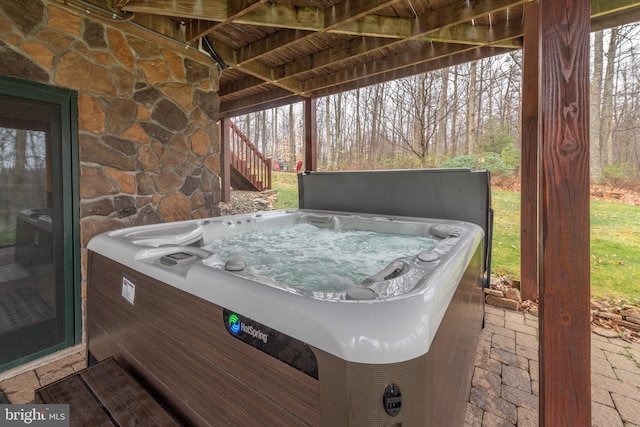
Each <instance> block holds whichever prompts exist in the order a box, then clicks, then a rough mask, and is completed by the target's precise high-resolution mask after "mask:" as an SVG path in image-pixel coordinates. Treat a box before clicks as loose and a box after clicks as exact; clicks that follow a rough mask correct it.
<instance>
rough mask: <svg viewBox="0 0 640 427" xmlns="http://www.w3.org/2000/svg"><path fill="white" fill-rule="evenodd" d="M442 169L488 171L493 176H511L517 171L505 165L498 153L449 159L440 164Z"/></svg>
mask: <svg viewBox="0 0 640 427" xmlns="http://www.w3.org/2000/svg"><path fill="white" fill-rule="evenodd" d="M440 167H441V168H466V169H472V170H477V169H487V170H489V171H490V172H491V174H492V175H496V176H510V175H513V172H514V171H515V169H514V168H512V167H509V166H507V165H506V164H505V162H504V160H503V159H502V157H500V155H499V154H497V153H492V152H489V153H484V154H479V155H478V154H470V155H465V156H458V157H454V158H453V159H447V160H445V161H444V162H442V163H441V164H440Z"/></svg>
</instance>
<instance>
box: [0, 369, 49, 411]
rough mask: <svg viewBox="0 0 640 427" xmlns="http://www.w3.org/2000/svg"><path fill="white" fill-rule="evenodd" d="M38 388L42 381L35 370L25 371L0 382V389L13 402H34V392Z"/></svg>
mask: <svg viewBox="0 0 640 427" xmlns="http://www.w3.org/2000/svg"><path fill="white" fill-rule="evenodd" d="M37 388H40V382H39V381H38V377H37V376H36V373H35V372H33V371H29V372H25V373H24V374H20V375H16V376H15V377H13V378H9V379H6V380H4V381H2V382H0V390H2V392H3V393H4V395H5V396H6V397H7V399H9V402H11V403H19V404H25V403H32V402H33V398H34V394H33V392H34V390H36V389H37Z"/></svg>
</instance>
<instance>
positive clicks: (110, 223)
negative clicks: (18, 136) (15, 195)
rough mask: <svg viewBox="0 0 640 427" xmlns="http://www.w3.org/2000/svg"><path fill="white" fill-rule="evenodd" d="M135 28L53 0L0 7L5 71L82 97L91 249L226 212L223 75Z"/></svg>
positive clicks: (86, 234) (0, 64)
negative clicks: (130, 230)
mask: <svg viewBox="0 0 640 427" xmlns="http://www.w3.org/2000/svg"><path fill="white" fill-rule="evenodd" d="M131 28H132V27H131V26H129V25H128V24H126V23H115V22H111V21H109V20H101V19H99V18H95V17H93V15H82V14H81V13H80V12H76V11H75V10H74V9H71V8H67V7H64V6H62V5H57V4H54V3H51V2H48V1H44V0H21V1H19V2H14V1H11V2H1V3H0V54H1V55H2V61H0V75H9V76H13V77H17V78H21V79H25V80H30V81H35V82H39V83H45V84H49V85H55V86H58V87H64V88H70V89H74V90H76V91H77V92H78V126H79V137H78V139H79V161H80V164H79V171H80V180H79V182H80V199H81V200H80V216H81V241H82V246H83V247H84V246H86V243H87V242H88V241H89V239H90V238H91V237H93V236H94V235H96V234H98V233H100V232H103V231H107V230H112V229H116V228H121V227H125V226H130V225H139V224H150V223H158V222H167V221H176V220H182V219H189V218H201V217H208V216H212V215H216V214H218V212H217V204H218V202H219V172H220V155H219V143H218V130H217V119H218V110H219V101H218V97H217V93H216V90H217V77H218V70H217V68H216V67H215V65H214V63H213V62H211V61H210V60H208V58H206V57H205V56H204V55H201V54H199V53H197V52H193V51H191V52H187V51H186V50H185V49H184V47H180V46H178V45H177V44H175V47H174V48H171V44H170V43H168V42H167V43H153V42H151V41H149V40H146V39H143V38H141V37H140V36H139V35H136V34H133V33H135V32H136V31H130V30H131ZM138 32H139V30H138Z"/></svg>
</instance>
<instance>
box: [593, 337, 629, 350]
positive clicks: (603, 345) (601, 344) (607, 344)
mask: <svg viewBox="0 0 640 427" xmlns="http://www.w3.org/2000/svg"><path fill="white" fill-rule="evenodd" d="M614 341H619V340H617V339H616V340H614ZM591 345H592V346H593V347H595V348H599V349H601V350H604V351H605V352H607V351H608V352H610V353H619V352H620V347H622V345H621V344H614V343H612V342H611V340H609V339H608V338H606V339H605V341H601V340H599V339H597V335H594V334H591Z"/></svg>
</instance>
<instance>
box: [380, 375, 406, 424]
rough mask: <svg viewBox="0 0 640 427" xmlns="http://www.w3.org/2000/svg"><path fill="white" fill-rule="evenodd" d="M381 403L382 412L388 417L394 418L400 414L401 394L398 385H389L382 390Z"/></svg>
mask: <svg viewBox="0 0 640 427" xmlns="http://www.w3.org/2000/svg"><path fill="white" fill-rule="evenodd" d="M382 403H383V404H384V410H385V411H386V412H387V415H389V416H390V417H395V416H396V415H398V414H399V413H400V409H401V408H402V393H400V387H398V384H395V383H393V384H389V385H387V387H386V388H385V389H384V394H383V396H382Z"/></svg>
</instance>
